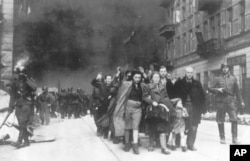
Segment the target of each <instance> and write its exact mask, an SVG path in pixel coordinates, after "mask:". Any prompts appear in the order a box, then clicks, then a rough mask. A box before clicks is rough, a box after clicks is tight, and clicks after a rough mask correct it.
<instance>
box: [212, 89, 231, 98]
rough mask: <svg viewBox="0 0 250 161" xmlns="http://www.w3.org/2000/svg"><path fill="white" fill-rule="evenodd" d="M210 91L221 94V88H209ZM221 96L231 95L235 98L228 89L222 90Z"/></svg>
mask: <svg viewBox="0 0 250 161" xmlns="http://www.w3.org/2000/svg"><path fill="white" fill-rule="evenodd" d="M208 91H209V92H210V93H214V94H216V93H221V91H220V90H219V88H208ZM221 94H226V95H230V96H234V95H233V94H232V93H230V92H229V91H227V90H226V89H224V88H223V89H222V93H221Z"/></svg>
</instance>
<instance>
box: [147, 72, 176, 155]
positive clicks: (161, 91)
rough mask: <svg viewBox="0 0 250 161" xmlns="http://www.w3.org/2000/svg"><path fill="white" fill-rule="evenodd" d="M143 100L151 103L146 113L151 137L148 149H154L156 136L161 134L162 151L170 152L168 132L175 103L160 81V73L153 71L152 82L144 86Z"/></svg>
mask: <svg viewBox="0 0 250 161" xmlns="http://www.w3.org/2000/svg"><path fill="white" fill-rule="evenodd" d="M143 100H144V101H145V102H147V103H148V104H149V106H148V107H147V114H146V122H147V124H148V128H149V139H150V141H149V142H150V143H149V147H148V150H149V151H153V150H154V143H155V140H156V137H158V136H159V140H160V145H161V152H162V153H163V154H170V152H169V151H168V150H167V146H166V134H167V133H169V129H170V128H169V126H170V125H169V112H170V111H171V110H173V105H172V103H171V101H170V99H169V97H168V94H167V90H166V87H165V86H163V85H162V84H161V83H160V74H159V73H153V75H152V81H151V83H150V84H148V85H147V86H145V87H144V88H143ZM158 134H159V135H158Z"/></svg>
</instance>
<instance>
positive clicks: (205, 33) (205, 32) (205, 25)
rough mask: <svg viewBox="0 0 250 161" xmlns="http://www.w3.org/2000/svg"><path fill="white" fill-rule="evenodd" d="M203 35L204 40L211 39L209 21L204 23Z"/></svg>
mask: <svg viewBox="0 0 250 161" xmlns="http://www.w3.org/2000/svg"><path fill="white" fill-rule="evenodd" d="M203 35H204V40H208V39H209V30H208V22H207V21H205V22H204V23H203Z"/></svg>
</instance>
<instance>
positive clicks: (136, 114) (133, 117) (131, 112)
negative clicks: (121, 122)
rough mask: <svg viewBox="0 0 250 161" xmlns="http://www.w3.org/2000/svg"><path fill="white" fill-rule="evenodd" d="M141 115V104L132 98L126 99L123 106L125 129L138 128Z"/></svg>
mask: <svg viewBox="0 0 250 161" xmlns="http://www.w3.org/2000/svg"><path fill="white" fill-rule="evenodd" d="M141 116H142V109H141V104H138V103H136V102H135V101H133V100H128V102H127V105H126V108H125V129H126V130H131V129H133V130H138V129H139V125H140V122H141Z"/></svg>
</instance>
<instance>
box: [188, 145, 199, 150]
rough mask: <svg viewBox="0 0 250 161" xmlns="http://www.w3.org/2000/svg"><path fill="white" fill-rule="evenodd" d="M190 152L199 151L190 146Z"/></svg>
mask: <svg viewBox="0 0 250 161" xmlns="http://www.w3.org/2000/svg"><path fill="white" fill-rule="evenodd" d="M188 150H190V151H197V149H196V148H195V147H194V146H189V147H188Z"/></svg>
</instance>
